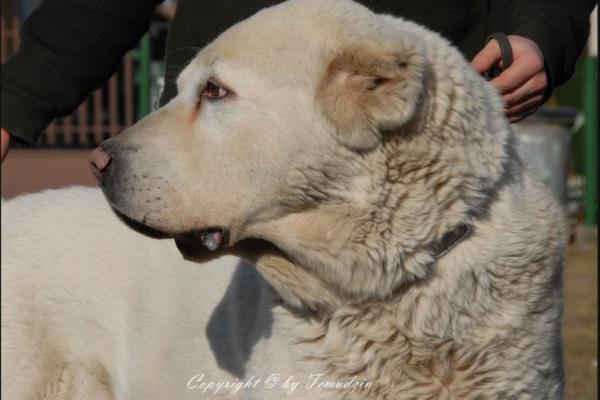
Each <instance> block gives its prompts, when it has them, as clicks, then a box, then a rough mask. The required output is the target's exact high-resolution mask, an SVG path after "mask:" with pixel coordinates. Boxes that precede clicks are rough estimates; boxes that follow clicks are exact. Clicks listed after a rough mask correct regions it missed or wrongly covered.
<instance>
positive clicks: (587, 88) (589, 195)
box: [584, 57, 598, 226]
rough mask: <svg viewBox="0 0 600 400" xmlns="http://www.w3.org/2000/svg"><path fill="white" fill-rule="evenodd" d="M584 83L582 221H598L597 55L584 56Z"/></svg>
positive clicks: (589, 224) (592, 224) (589, 223)
mask: <svg viewBox="0 0 600 400" xmlns="http://www.w3.org/2000/svg"><path fill="white" fill-rule="evenodd" d="M584 62H585V85H584V108H585V127H584V171H585V200H584V223H585V225H588V226H594V225H596V224H597V221H598V219H597V218H598V89H597V88H598V86H597V85H598V57H586V58H585V60H584Z"/></svg>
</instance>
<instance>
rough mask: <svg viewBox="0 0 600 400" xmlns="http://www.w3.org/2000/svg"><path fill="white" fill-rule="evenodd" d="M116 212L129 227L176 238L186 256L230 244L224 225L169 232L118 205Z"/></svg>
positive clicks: (163, 237)
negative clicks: (124, 211) (134, 217)
mask: <svg viewBox="0 0 600 400" xmlns="http://www.w3.org/2000/svg"><path fill="white" fill-rule="evenodd" d="M111 208H112V210H113V211H114V213H115V214H116V215H117V216H118V217H119V219H120V220H121V221H123V222H124V223H125V224H126V225H127V226H128V227H129V228H131V229H133V230H134V231H136V232H138V233H141V234H142V235H144V236H148V237H150V238H153V239H174V240H175V244H176V245H177V248H178V249H179V251H180V252H181V253H182V254H183V256H184V257H195V256H198V254H199V253H201V252H202V251H203V250H204V249H208V250H209V251H211V252H214V251H216V250H218V249H219V248H221V247H223V246H226V245H228V244H229V231H228V230H227V229H225V228H223V227H218V226H217V227H209V228H205V229H195V230H191V231H187V232H181V233H167V232H163V231H161V230H158V229H156V228H153V227H150V226H148V225H146V224H145V223H143V222H140V221H138V220H135V219H133V218H131V217H129V216H128V215H127V214H125V213H123V212H122V211H120V210H119V209H118V208H116V207H114V206H113V207H111Z"/></svg>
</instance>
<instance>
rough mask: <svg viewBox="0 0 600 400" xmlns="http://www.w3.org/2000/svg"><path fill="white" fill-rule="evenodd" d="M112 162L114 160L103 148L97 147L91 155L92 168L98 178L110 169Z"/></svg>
mask: <svg viewBox="0 0 600 400" xmlns="http://www.w3.org/2000/svg"><path fill="white" fill-rule="evenodd" d="M111 160H112V158H111V157H110V156H109V155H108V154H106V152H105V151H104V150H102V148H101V147H96V148H95V149H94V151H92V154H90V166H91V167H92V172H93V173H94V175H96V177H97V178H99V177H100V176H101V175H102V173H104V172H105V171H106V170H107V169H108V166H109V165H110V161H111Z"/></svg>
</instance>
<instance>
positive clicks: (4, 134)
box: [0, 128, 10, 161]
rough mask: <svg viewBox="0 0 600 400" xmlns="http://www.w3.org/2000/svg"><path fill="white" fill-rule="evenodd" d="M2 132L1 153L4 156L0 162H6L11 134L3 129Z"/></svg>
mask: <svg viewBox="0 0 600 400" xmlns="http://www.w3.org/2000/svg"><path fill="white" fill-rule="evenodd" d="M0 130H1V131H2V132H1V133H0V136H1V137H0V144H1V146H0V147H1V151H0V153H1V155H2V159H1V160H0V161H4V157H6V153H8V147H9V146H10V134H9V133H8V132H7V131H5V130H4V129H2V128H0Z"/></svg>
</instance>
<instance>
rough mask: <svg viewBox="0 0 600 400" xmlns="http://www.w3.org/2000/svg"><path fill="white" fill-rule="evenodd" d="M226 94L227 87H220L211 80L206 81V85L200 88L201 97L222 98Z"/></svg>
mask: <svg viewBox="0 0 600 400" xmlns="http://www.w3.org/2000/svg"><path fill="white" fill-rule="evenodd" d="M228 94H229V91H228V90H227V89H225V88H222V87H221V86H219V85H217V84H216V83H214V82H213V81H208V82H206V86H205V87H204V90H202V97H206V98H208V99H222V98H223V97H225V96H227V95H228Z"/></svg>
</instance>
